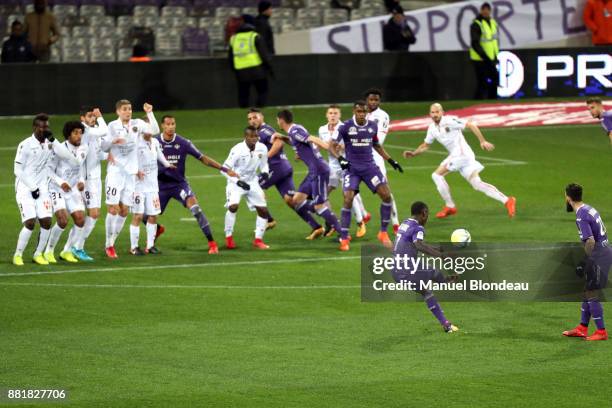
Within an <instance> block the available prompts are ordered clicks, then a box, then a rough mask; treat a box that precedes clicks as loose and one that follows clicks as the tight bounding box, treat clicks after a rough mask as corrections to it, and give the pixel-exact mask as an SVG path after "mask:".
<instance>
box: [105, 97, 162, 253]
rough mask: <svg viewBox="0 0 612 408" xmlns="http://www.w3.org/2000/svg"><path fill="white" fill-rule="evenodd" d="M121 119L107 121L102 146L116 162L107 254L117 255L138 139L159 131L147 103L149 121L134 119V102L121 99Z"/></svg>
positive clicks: (109, 190) (110, 171)
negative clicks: (106, 131) (118, 239)
mask: <svg viewBox="0 0 612 408" xmlns="http://www.w3.org/2000/svg"><path fill="white" fill-rule="evenodd" d="M115 108H116V111H117V116H118V118H117V119H116V120H114V121H112V122H111V123H109V124H108V135H107V136H106V137H105V138H104V139H103V141H102V149H103V150H105V151H109V153H110V154H111V155H112V156H113V161H112V162H109V163H108V167H107V173H106V205H107V206H108V214H107V216H106V245H105V246H106V255H107V256H108V257H109V258H117V252H116V251H115V240H116V239H117V237H118V236H119V233H120V232H121V229H122V228H123V225H124V224H125V219H126V217H127V215H128V212H129V209H130V207H131V206H132V204H133V200H134V188H135V184H136V174H137V173H138V152H137V149H136V145H137V142H138V140H139V139H140V138H142V135H143V134H145V133H151V134H157V133H159V132H160V131H159V126H158V124H157V121H156V120H155V116H154V115H153V106H151V105H149V104H148V103H145V104H144V106H143V110H144V111H145V112H146V114H147V118H148V119H149V123H146V122H145V121H143V120H142V119H132V104H131V103H130V101H128V100H126V99H122V100H120V101H118V102H117V103H116V104H115Z"/></svg>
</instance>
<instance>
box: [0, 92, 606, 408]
mask: <svg viewBox="0 0 612 408" xmlns="http://www.w3.org/2000/svg"><path fill="white" fill-rule="evenodd" d="M468 104H471V103H470V102H449V103H446V104H445V108H447V109H451V108H460V107H463V106H467V105H468ZM382 107H383V108H384V109H385V110H386V111H387V112H388V113H389V115H390V116H391V118H392V119H403V118H408V117H414V116H420V115H423V114H426V113H427V109H428V104H426V103H403V104H384V103H383V105H382ZM343 108H344V109H343V111H344V112H343V117H344V118H345V119H348V118H349V117H350V110H349V107H348V106H344V107H343ZM324 111H325V109H324V108H323V107H304V108H296V109H294V114H295V120H296V122H297V123H300V124H303V125H304V126H305V127H306V128H307V129H309V130H310V132H311V133H312V134H316V131H317V129H318V127H319V126H320V125H321V124H323V123H324V121H325V117H324ZM155 113H156V117H157V119H158V120H159V119H160V118H161V115H162V114H163V113H166V112H155ZM171 113H172V114H174V115H175V116H176V118H177V132H178V133H179V134H181V135H182V136H185V137H187V138H190V139H192V140H193V142H194V143H195V145H196V146H197V147H198V148H199V149H200V150H201V151H203V152H204V153H205V154H207V155H209V156H211V157H213V158H215V159H216V160H217V161H220V162H222V161H223V160H224V159H225V158H226V157H227V154H228V152H229V150H230V148H231V147H232V146H233V145H234V144H236V143H238V142H239V141H241V140H242V130H243V128H244V126H245V125H246V112H245V111H243V110H212V111H180V112H171ZM264 113H265V114H266V119H267V122H268V123H270V124H271V125H273V126H275V127H276V120H275V113H276V109H274V108H268V109H265V110H264ZM104 116H105V119H106V120H107V122H108V121H110V120H113V119H114V118H115V115H114V114H112V113H111V112H106V113H105V115H104ZM135 116H137V117H139V116H141V115H135ZM68 119H75V118H74V117H72V118H69V117H67V116H52V117H51V128H52V129H53V130H54V132H55V133H56V135H59V133H60V132H61V127H62V125H63V122H64V121H66V120H68ZM0 129H1V132H2V146H1V147H0V158H1V160H0V170H1V174H3V177H2V178H1V181H0V192H1V196H2V200H1V201H0V229H1V231H2V240H1V241H0V253H1V254H2V256H1V259H0V310H1V311H0V350H1V351H0V389H2V390H6V389H64V390H66V391H67V392H68V399H67V401H66V402H62V403H58V404H57V405H59V406H75V407H77V406H78V407H184V406H215V407H216V406H241V407H254V406H261V407H305V406H317V407H322V406H324V407H366V406H368V407H369V406H388V407H412V406H421V405H427V406H433V405H438V406H448V407H474V406H482V407H511V406H519V405H526V406H542V407H551V406H556V407H571V406H577V405H579V404H580V405H582V406H584V405H589V404H599V405H601V404H602V402H603V404H604V405H605V404H606V403H605V401H607V400H608V398H609V394H610V391H612V385H610V382H609V379H610V378H611V376H612V368H610V364H609V362H610V361H611V360H612V349H611V348H610V343H609V342H584V341H580V340H576V339H568V338H563V337H562V336H561V332H562V331H563V330H566V329H569V328H572V327H574V326H575V325H576V324H577V323H578V320H579V315H580V310H579V309H580V308H579V303H551V302H548V303H525V302H523V303H521V302H512V303H510V302H441V303H442V307H443V309H444V311H445V313H446V315H447V317H448V318H449V319H450V320H451V321H452V322H453V323H455V324H456V325H457V326H459V328H460V331H459V332H458V333H455V334H453V335H447V334H445V333H444V332H443V331H442V329H441V328H440V326H439V324H438V323H437V321H436V320H435V319H434V317H433V316H432V315H431V313H430V312H429V310H427V308H426V306H425V305H424V303H423V302H413V303H362V302H361V300H360V288H359V285H360V260H359V255H360V250H359V249H360V243H362V242H364V243H376V242H377V241H376V232H377V229H378V225H379V220H380V217H379V202H380V201H379V199H378V197H377V196H373V195H371V194H369V193H367V192H364V194H363V197H364V201H365V204H366V207H367V209H368V211H370V212H371V213H372V221H370V223H369V224H368V233H367V235H366V236H365V237H364V238H362V239H353V242H352V246H351V250H350V252H348V253H343V252H339V251H338V249H337V242H336V241H335V240H332V239H330V238H325V239H320V240H316V241H312V242H311V241H306V240H305V239H304V237H305V236H306V235H307V233H308V232H309V231H308V227H307V226H306V224H304V223H303V222H302V221H301V220H300V219H299V218H298V217H297V216H296V215H295V214H294V213H293V212H292V211H290V210H289V208H288V207H287V206H286V205H285V204H284V202H283V201H282V200H281V198H280V197H279V195H278V194H277V192H276V190H268V193H267V199H268V204H269V208H270V210H271V212H272V214H273V215H274V217H275V218H276V219H277V221H278V225H277V226H276V228H275V229H273V230H270V231H267V233H266V236H265V241H266V243H267V244H269V245H270V246H271V248H270V249H269V250H267V251H259V250H255V249H253V248H252V247H251V241H252V238H253V230H254V225H255V214H254V213H251V212H249V211H248V209H247V208H246V203H245V202H244V201H243V202H242V204H241V208H240V210H239V212H238V221H237V223H236V229H235V233H234V238H235V241H236V243H237V245H238V249H236V250H233V251H228V250H224V245H223V241H224V238H223V219H224V214H225V209H224V207H223V206H224V203H225V184H226V180H225V178H224V177H223V176H221V175H219V174H218V173H217V172H215V171H213V170H212V169H209V168H206V167H204V166H203V165H202V164H201V163H198V162H197V161H196V160H194V159H188V163H187V175H188V177H189V181H190V183H191V186H192V188H193V190H194V191H195V193H196V194H197V197H198V199H199V201H200V204H201V206H202V209H203V211H204V212H205V214H206V215H207V216H208V218H209V220H210V221H211V225H212V229H213V233H214V235H215V238H216V240H217V242H218V243H219V245H220V249H221V252H220V253H219V255H208V254H207V245H206V240H205V238H204V237H203V235H202V233H201V231H200V230H199V228H198V226H197V224H196V223H195V222H193V219H192V218H193V217H192V216H191V214H190V212H189V211H188V210H186V209H184V208H183V207H182V206H181V205H180V204H179V203H178V202H175V201H174V202H171V203H170V205H169V207H168V209H167V210H166V213H165V214H164V215H163V216H162V217H161V218H160V223H162V224H163V225H164V226H165V227H166V230H167V231H166V233H165V234H164V235H163V236H162V237H161V238H160V240H159V241H158V247H159V248H160V249H161V251H162V252H163V254H162V255H159V256H153V255H147V256H145V257H134V256H131V255H129V254H128V249H129V248H128V247H129V229H128V224H127V223H126V226H125V227H124V229H123V231H122V233H121V236H120V238H119V240H118V243H117V245H116V248H117V252H118V255H119V259H117V260H114V261H111V260H108V259H106V258H105V256H104V220H103V217H102V218H101V219H100V220H99V221H98V224H97V226H96V229H95V230H94V232H93V234H92V236H91V237H90V239H89V240H88V241H87V244H86V249H87V250H88V251H89V253H90V255H92V256H93V257H94V258H95V262H93V263H79V264H70V265H67V264H66V263H59V264H58V265H54V266H44V267H43V266H38V265H34V264H32V263H30V262H29V261H30V258H31V254H32V251H33V246H34V245H35V241H36V236H37V233H35V234H34V235H33V237H32V239H31V241H30V244H29V246H28V248H27V250H26V253H25V254H24V261H26V265H25V266H24V267H20V268H18V267H15V266H13V265H12V264H11V258H12V255H13V251H14V249H15V243H16V240H17V234H18V232H19V229H20V219H19V213H18V209H17V206H16V203H15V199H14V188H13V182H14V176H13V159H14V156H15V150H16V147H17V144H18V143H19V142H20V141H21V140H22V139H24V138H26V137H27V136H29V135H30V134H31V119H2V120H0ZM483 133H484V135H485V137H486V138H487V139H488V140H489V141H491V142H492V143H494V144H495V146H496V149H495V150H494V151H493V152H483V151H482V150H480V149H479V147H478V143H477V141H476V138H475V136H473V135H472V134H471V133H470V132H469V131H466V132H465V135H466V139H467V140H468V142H469V143H470V145H472V147H473V149H474V151H475V152H476V155H477V157H478V159H479V160H480V161H481V162H482V163H483V164H484V165H485V170H484V171H483V172H482V174H481V177H482V179H483V180H485V181H487V182H489V183H491V184H494V185H495V186H497V187H498V188H499V189H500V190H501V191H503V192H504V193H506V194H507V195H514V196H516V197H517V200H518V201H517V215H516V217H515V218H514V219H512V220H511V219H509V218H508V216H507V214H506V211H505V208H504V207H503V205H501V204H499V203H498V202H496V201H493V200H491V199H489V198H487V197H486V196H484V195H483V194H482V193H479V192H477V191H475V190H473V189H472V187H471V186H470V185H469V184H468V183H466V182H465V180H463V179H462V178H461V176H460V175H459V174H457V173H453V174H451V175H449V176H448V177H447V180H448V183H449V185H450V187H451V191H452V193H453V197H454V199H455V202H456V204H457V207H458V209H459V213H458V214H457V215H456V216H455V217H451V218H449V219H444V220H437V219H435V217H433V216H432V217H431V218H430V221H429V223H428V225H427V239H428V240H429V241H432V242H435V241H445V240H448V237H449V236H450V233H451V232H452V231H453V230H454V229H456V228H467V229H468V230H469V231H470V232H471V235H472V239H473V240H474V241H480V242H533V243H536V242H539V243H552V242H577V241H578V233H577V229H576V225H575V218H574V215H573V214H569V213H566V212H565V203H564V194H563V189H564V186H565V185H566V184H568V183H570V182H577V183H580V184H582V185H583V186H584V192H585V193H584V200H585V202H587V203H589V204H590V205H592V206H594V207H595V208H597V209H598V210H599V212H600V214H601V216H602V218H603V220H604V222H606V221H607V223H608V225H612V207H611V203H612V188H611V187H612V182H611V178H610V174H612V160H611V154H612V151H611V149H610V146H609V142H608V138H607V137H606V135H605V134H604V132H603V131H602V129H601V127H600V126H599V125H598V124H593V125H580V126H550V127H537V128H511V129H510V128H499V129H484V130H483ZM424 135H425V132H424V131H418V132H395V133H391V134H390V135H389V136H388V137H387V141H386V143H385V147H386V149H387V151H388V152H389V153H390V154H391V156H392V157H394V158H395V159H396V160H398V161H399V162H400V163H401V164H402V165H403V166H404V170H405V172H404V173H403V174H399V173H396V172H394V171H393V170H392V169H390V168H389V171H388V174H389V178H390V186H391V189H392V191H393V194H394V196H395V200H396V202H397V205H398V208H399V213H400V218H402V219H403V218H407V217H408V215H409V208H410V204H411V203H412V202H413V201H416V200H421V201H424V202H426V203H427V204H428V205H429V207H430V210H431V212H435V211H437V210H439V209H440V208H441V207H442V204H443V203H442V201H441V199H440V197H439V195H438V192H437V191H436V189H435V186H434V184H433V182H432V180H431V173H432V171H433V170H434V169H435V168H436V166H437V165H438V163H439V162H440V161H441V160H442V159H443V158H444V157H445V156H444V152H443V147H442V146H441V145H439V144H435V145H434V146H432V149H431V152H429V153H426V154H424V155H422V156H419V157H418V158H414V159H410V161H407V160H405V159H403V158H401V152H402V151H403V150H404V149H406V148H409V147H416V146H417V145H418V144H419V143H421V141H422V140H423V138H424ZM285 152H286V153H287V155H288V156H289V157H290V160H291V161H292V163H293V165H294V172H295V174H294V180H295V182H296V185H298V184H299V182H300V181H301V179H302V178H303V176H304V175H305V174H306V171H305V166H304V164H303V163H301V162H296V161H294V160H293V157H294V154H293V151H292V150H291V149H290V148H288V147H285ZM331 201H332V204H333V206H334V210H335V212H336V213H337V214H339V208H340V203H341V195H340V194H339V193H338V192H334V193H332V195H331ZM103 212H104V211H103ZM353 234H354V224H353ZM66 237H67V231H66V232H65V233H64V235H63V237H62V240H61V241H60V244H59V245H60V248H61V246H63V243H64V241H65V239H66ZM143 238H144V229H143V230H142V232H141V241H142V239H143ZM56 253H57V251H56ZM577 300H579V299H577ZM604 309H605V310H606V312H607V313H608V314H607V315H605V317H606V318H607V319H608V320H609V321H611V320H610V319H612V314H610V312H611V309H610V308H608V307H607V303H606V304H604ZM592 330H593V325H592V324H591V331H592ZM3 403H8V402H7V400H2V399H0V405H2V404H3ZM35 405H38V404H35ZM10 406H20V405H19V404H18V403H14V402H11V403H10Z"/></svg>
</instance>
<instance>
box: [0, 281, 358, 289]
mask: <svg viewBox="0 0 612 408" xmlns="http://www.w3.org/2000/svg"><path fill="white" fill-rule="evenodd" d="M0 286H41V287H58V288H93V289H246V290H257V289H275V290H276V289H293V290H315V289H360V288H361V286H358V285H311V286H307V285H304V286H241V285H127V284H90V283H35V282H0Z"/></svg>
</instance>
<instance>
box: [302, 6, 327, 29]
mask: <svg viewBox="0 0 612 408" xmlns="http://www.w3.org/2000/svg"><path fill="white" fill-rule="evenodd" d="M297 19H298V20H301V21H302V22H303V23H304V26H305V27H307V28H310V27H318V26H320V25H321V22H322V20H323V16H322V13H321V9H316V8H315V9H307V8H306V9H299V10H298V11H297Z"/></svg>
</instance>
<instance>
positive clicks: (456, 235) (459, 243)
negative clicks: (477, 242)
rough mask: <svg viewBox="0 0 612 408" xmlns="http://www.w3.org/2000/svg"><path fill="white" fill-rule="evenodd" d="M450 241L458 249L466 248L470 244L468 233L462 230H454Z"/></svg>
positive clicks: (470, 238) (470, 237)
mask: <svg viewBox="0 0 612 408" xmlns="http://www.w3.org/2000/svg"><path fill="white" fill-rule="evenodd" d="M450 239H451V242H452V243H453V244H454V245H455V246H456V247H460V248H463V247H466V246H467V245H468V244H469V243H470V242H472V236H471V235H470V232H469V231H468V230H466V229H464V228H460V229H456V230H454V231H453V233H452V234H451V238H450Z"/></svg>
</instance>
